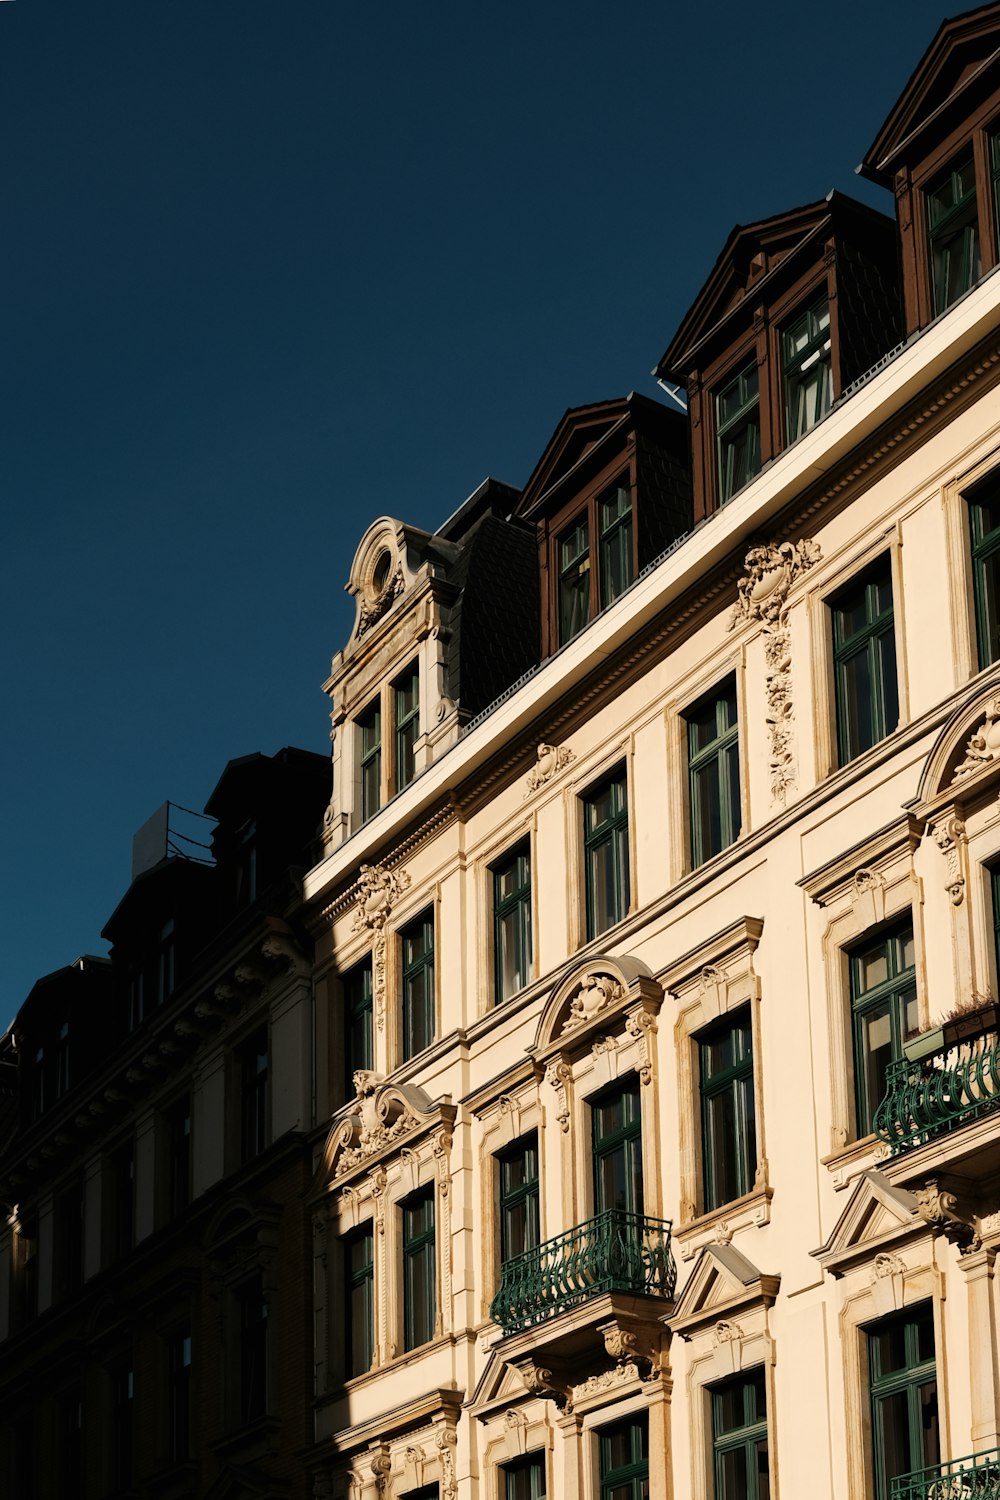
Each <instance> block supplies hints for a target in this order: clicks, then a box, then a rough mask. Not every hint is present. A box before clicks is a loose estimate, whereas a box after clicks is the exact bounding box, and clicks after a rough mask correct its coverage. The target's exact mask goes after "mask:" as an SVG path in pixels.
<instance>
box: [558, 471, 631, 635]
mask: <svg viewBox="0 0 1000 1500" xmlns="http://www.w3.org/2000/svg"><path fill="white" fill-rule="evenodd" d="M592 535H596V536H597V569H596V576H595V570H594V569H593V568H592V567H591V547H590V539H591V536H592ZM558 545H559V644H560V646H565V644H566V642H567V641H571V640H572V639H573V637H574V636H575V635H579V633H580V631H581V630H582V629H583V627H584V626H585V625H586V624H587V621H588V620H590V619H592V618H593V617H594V616H595V615H596V614H598V613H599V612H600V611H601V610H602V609H607V608H608V606H609V605H611V604H613V603H614V602H615V600H616V599H617V598H618V596H619V595H620V594H623V593H624V592H625V590H626V589H627V588H628V586H629V584H630V583H631V582H632V579H633V577H634V568H633V559H632V496H631V493H630V491H629V487H628V485H627V484H621V483H619V484H614V485H612V486H611V488H610V489H608V490H606V491H605V492H604V494H602V495H601V496H600V497H599V499H598V500H597V503H596V506H595V505H594V504H593V503H591V505H589V506H588V507H587V509H586V511H584V513H583V514H582V515H580V516H578V517H577V518H576V520H575V521H573V523H572V525H570V526H568V527H567V528H566V530H565V531H563V532H562V533H561V534H560V536H559V543H558Z"/></svg>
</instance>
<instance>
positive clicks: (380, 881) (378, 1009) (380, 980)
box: [354, 865, 410, 1031]
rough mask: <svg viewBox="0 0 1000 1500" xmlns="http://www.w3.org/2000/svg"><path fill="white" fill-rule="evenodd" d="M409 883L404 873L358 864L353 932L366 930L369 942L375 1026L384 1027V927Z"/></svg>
mask: <svg viewBox="0 0 1000 1500" xmlns="http://www.w3.org/2000/svg"><path fill="white" fill-rule="evenodd" d="M409 884H410V877H409V875H407V873H406V871H405V870H387V869H386V867H385V866H384V865H362V866H361V870H360V873H359V874H358V884H357V891H356V893H355V897H354V899H355V902H356V909H355V912H354V931H355V932H361V931H363V930H364V928H366V927H367V928H370V930H371V931H372V932H373V933H374V940H373V942H372V998H373V1000H374V1002H375V1023H376V1025H377V1026H378V1029H379V1031H381V1030H382V1028H383V1027H384V1026H385V924H386V922H387V921H388V920H389V916H390V914H391V912H392V909H393V907H394V906H395V904H396V902H397V901H398V900H399V898H400V895H401V894H402V893H403V891H405V890H406V889H407V887H408V886H409Z"/></svg>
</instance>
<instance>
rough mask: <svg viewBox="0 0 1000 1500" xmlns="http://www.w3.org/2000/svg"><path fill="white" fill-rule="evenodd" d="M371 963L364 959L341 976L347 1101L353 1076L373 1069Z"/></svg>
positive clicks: (351, 1091)
mask: <svg viewBox="0 0 1000 1500" xmlns="http://www.w3.org/2000/svg"><path fill="white" fill-rule="evenodd" d="M372 1016H373V984H372V961H371V959H370V958H366V959H364V960H363V962H362V963H359V964H355V965H354V968H353V969H349V970H348V971H347V973H346V974H345V975H344V1038H345V1041H346V1046H345V1048H344V1067H345V1079H344V1086H345V1088H346V1091H347V1097H348V1098H350V1097H351V1095H352V1094H353V1092H354V1075H355V1073H357V1072H360V1071H364V1072H369V1071H370V1070H371V1069H372V1068H373V1067H374V1065H375V1051H374V1041H373V1037H374V1032H373V1029H372Z"/></svg>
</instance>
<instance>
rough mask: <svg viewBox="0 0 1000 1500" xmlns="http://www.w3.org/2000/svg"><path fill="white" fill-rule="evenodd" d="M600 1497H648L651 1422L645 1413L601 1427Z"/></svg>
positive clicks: (638, 1499) (642, 1499) (620, 1499)
mask: <svg viewBox="0 0 1000 1500" xmlns="http://www.w3.org/2000/svg"><path fill="white" fill-rule="evenodd" d="M597 1438H598V1454H599V1460H600V1474H601V1500H649V1426H648V1422H647V1419H646V1417H645V1416H644V1415H642V1416H635V1417H626V1418H625V1420H624V1421H622V1422H615V1423H614V1424H613V1425H612V1426H610V1427H602V1428H600V1429H599V1430H598V1434H597Z"/></svg>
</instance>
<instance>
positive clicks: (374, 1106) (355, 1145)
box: [332, 1068, 432, 1176]
mask: <svg viewBox="0 0 1000 1500" xmlns="http://www.w3.org/2000/svg"><path fill="white" fill-rule="evenodd" d="M354 1089H355V1099H354V1105H355V1108H354V1111H353V1113H352V1114H350V1115H348V1116H347V1117H346V1118H345V1119H343V1120H341V1122H340V1124H339V1125H338V1126H337V1128H336V1131H335V1132H334V1136H333V1143H332V1151H333V1158H332V1159H333V1165H334V1174H335V1175H336V1176H340V1175H341V1174H342V1173H344V1172H349V1171H351V1170H352V1169H353V1168H354V1167H356V1166H358V1165H359V1164H360V1163H361V1162H363V1161H365V1160H367V1158H368V1157H370V1156H374V1155H375V1154H376V1153H377V1152H379V1151H384V1150H385V1149H386V1147H388V1146H390V1145H391V1144H392V1143H393V1141H395V1140H398V1139H399V1137H400V1136H405V1135H407V1134H408V1133H409V1132H410V1131H411V1130H414V1129H415V1128H416V1127H417V1126H418V1125H420V1124H422V1123H423V1121H424V1120H426V1119H427V1118H428V1117H429V1115H430V1113H431V1109H432V1105H431V1101H430V1100H429V1099H428V1098H427V1096H426V1094H425V1093H424V1091H423V1089H420V1088H417V1087H416V1086H415V1085H413V1084H399V1085H396V1084H386V1081H385V1079H384V1078H383V1077H382V1074H381V1073H374V1072H371V1071H370V1070H369V1069H364V1068H359V1069H358V1071H357V1072H356V1073H355V1074H354Z"/></svg>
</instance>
